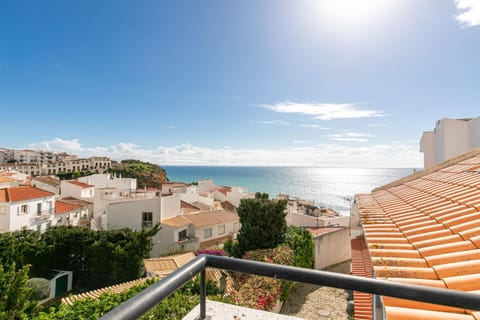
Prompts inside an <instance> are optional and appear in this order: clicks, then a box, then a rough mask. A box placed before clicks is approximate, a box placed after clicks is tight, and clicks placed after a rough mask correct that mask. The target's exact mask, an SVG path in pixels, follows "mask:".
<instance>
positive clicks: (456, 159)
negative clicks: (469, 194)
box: [372, 147, 480, 192]
mask: <svg viewBox="0 0 480 320" xmlns="http://www.w3.org/2000/svg"><path fill="white" fill-rule="evenodd" d="M477 155H480V147H479V148H476V149H473V150H471V151H468V152H466V153H464V154H461V155H459V156H456V157H453V158H450V159H448V160H445V161H444V162H442V163H439V164H436V165H434V166H432V167H429V168H426V169H424V170H422V171H418V172H416V173H413V174H411V175H409V176H406V177H403V178H400V179H398V180H395V181H393V182H390V183H387V184H385V185H383V186H380V187H378V188H375V189H373V190H372V192H375V191H380V190H386V189H389V188H393V187H397V186H399V185H402V184H404V183H407V182H410V181H413V180H416V179H418V178H421V177H424V176H426V175H429V174H431V173H434V172H437V171H440V170H442V169H445V168H447V167H450V166H452V165H454V164H456V163H458V162H460V161H463V160H466V159H470V158H473V157H475V156H477Z"/></svg>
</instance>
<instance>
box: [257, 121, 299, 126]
mask: <svg viewBox="0 0 480 320" xmlns="http://www.w3.org/2000/svg"><path fill="white" fill-rule="evenodd" d="M252 123H255V124H268V125H282V126H289V125H290V122H288V121H284V120H260V121H252Z"/></svg>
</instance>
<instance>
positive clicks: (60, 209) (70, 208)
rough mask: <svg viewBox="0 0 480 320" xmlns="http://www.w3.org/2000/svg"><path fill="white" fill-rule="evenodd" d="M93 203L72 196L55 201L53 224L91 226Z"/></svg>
mask: <svg viewBox="0 0 480 320" xmlns="http://www.w3.org/2000/svg"><path fill="white" fill-rule="evenodd" d="M92 218H93V203H91V202H88V201H84V200H79V199H75V198H72V197H65V198H60V199H57V200H56V201H55V217H54V219H53V225H55V226H58V225H64V226H85V227H88V228H90V227H91V219H92Z"/></svg>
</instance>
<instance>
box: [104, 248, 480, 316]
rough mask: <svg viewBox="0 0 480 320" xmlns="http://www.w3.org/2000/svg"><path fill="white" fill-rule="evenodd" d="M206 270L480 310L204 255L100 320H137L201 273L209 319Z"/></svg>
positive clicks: (472, 302)
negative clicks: (210, 268) (231, 272)
mask: <svg viewBox="0 0 480 320" xmlns="http://www.w3.org/2000/svg"><path fill="white" fill-rule="evenodd" d="M207 267H212V268H217V269H224V270H229V271H236V272H241V273H248V274H255V275H260V276H266V277H271V278H276V279H282V280H290V281H296V282H303V283H310V284H316V285H322V286H329V287H334V288H340V289H346V290H355V291H362V292H367V293H372V294H378V295H382V296H390V297H396V298H401V299H409V300H415V301H421V302H428V303H435V304H441V305H445V306H451V307H457V308H464V309H470V310H480V295H479V294H475V293H469V292H464V291H458V290H447V289H439V288H433V287H426V286H419V285H411V284H404V283H399V282H392V281H386V280H377V279H371V278H363V277H357V276H351V275H345V274H339V273H332V272H327V271H318V270H310V269H302V268H296V267H290V266H283V265H277V264H270V263H264V262H257V261H250V260H244V259H236V258H227V257H218V256H212V255H201V256H198V257H196V258H195V259H193V260H192V261H191V262H189V263H188V264H186V265H184V266H183V267H181V268H180V269H178V270H176V271H175V272H173V273H171V274H170V275H168V276H167V277H165V278H164V279H162V280H160V281H158V282H157V283H155V284H153V285H152V286H150V287H149V288H147V289H145V290H143V291H142V292H140V293H139V294H137V295H136V296H135V297H133V298H131V299H130V300H127V301H125V302H124V303H122V304H121V305H120V306H118V307H117V308H115V309H113V310H112V311H110V312H109V313H107V314H105V315H104V316H103V317H102V318H100V319H101V320H113V319H122V320H124V319H137V318H138V317H140V316H141V315H143V314H144V313H145V312H147V311H148V310H150V309H151V308H152V307H154V306H155V305H156V304H158V303H159V302H161V301H162V300H163V299H165V298H167V297H168V296H169V295H171V294H172V293H173V292H175V291H176V290H177V289H178V288H180V287H181V286H182V285H184V284H185V283H186V282H187V281H189V280H190V279H191V278H192V277H193V276H195V275H196V274H198V273H200V319H206V302H205V301H206V289H205V268H207Z"/></svg>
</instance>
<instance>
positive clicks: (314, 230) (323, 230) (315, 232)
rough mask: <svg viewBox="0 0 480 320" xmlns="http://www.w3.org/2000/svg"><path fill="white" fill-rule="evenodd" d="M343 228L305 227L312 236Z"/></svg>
mask: <svg viewBox="0 0 480 320" xmlns="http://www.w3.org/2000/svg"><path fill="white" fill-rule="evenodd" d="M342 229H344V228H333V227H327V228H313V227H311V228H307V230H308V231H310V232H311V233H312V235H313V236H314V237H316V236H320V235H323V234H327V233H330V232H335V231H338V230H342Z"/></svg>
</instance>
